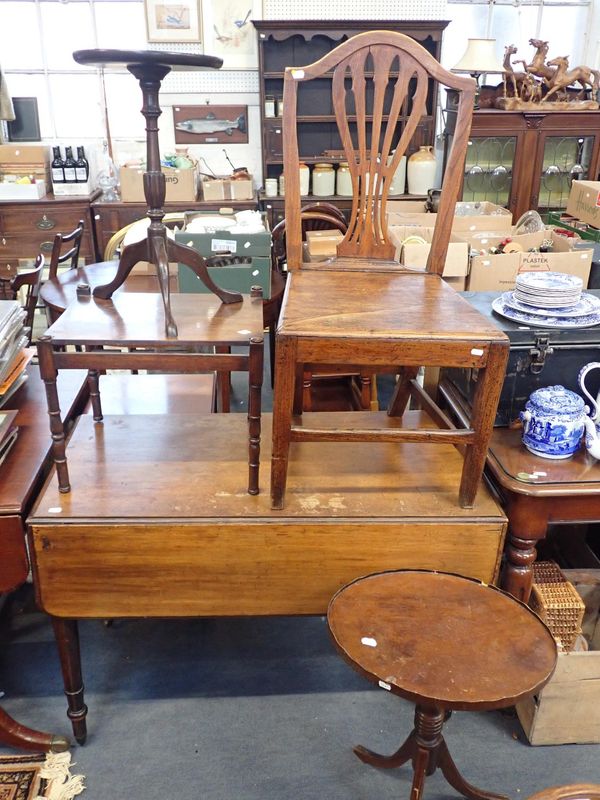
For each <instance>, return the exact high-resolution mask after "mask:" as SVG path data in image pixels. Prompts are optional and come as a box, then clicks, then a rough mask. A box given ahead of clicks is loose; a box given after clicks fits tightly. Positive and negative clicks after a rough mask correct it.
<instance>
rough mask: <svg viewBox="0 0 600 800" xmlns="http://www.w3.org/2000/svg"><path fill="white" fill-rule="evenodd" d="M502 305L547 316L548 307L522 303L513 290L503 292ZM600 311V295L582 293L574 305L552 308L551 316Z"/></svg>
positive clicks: (580, 314) (584, 314)
mask: <svg viewBox="0 0 600 800" xmlns="http://www.w3.org/2000/svg"><path fill="white" fill-rule="evenodd" d="M500 299H501V300H502V302H503V303H504V305H506V306H508V307H509V308H512V309H514V310H515V311H520V312H521V313H522V314H533V316H535V317H548V316H549V314H548V309H547V308H542V307H540V306H537V305H536V306H534V305H529V304H528V303H523V302H521V300H520V299H519V298H518V297H515V296H514V292H504V294H503V295H502V297H501V298H500ZM598 311H600V297H596V296H595V295H593V294H585V293H584V294H582V295H581V300H580V301H579V302H578V303H575V304H574V305H567V306H561V307H559V308H553V309H552V316H557V317H564V318H569V319H573V318H574V317H585V316H587V314H594V313H596V312H598Z"/></svg>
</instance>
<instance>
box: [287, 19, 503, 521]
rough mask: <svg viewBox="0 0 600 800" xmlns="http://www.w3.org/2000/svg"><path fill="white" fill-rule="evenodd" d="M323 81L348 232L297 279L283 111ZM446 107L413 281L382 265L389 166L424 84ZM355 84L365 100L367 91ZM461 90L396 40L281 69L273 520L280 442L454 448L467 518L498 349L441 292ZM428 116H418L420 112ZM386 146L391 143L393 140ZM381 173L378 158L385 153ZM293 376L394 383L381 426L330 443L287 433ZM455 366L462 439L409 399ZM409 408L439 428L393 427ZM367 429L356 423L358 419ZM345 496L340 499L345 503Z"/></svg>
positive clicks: (460, 304)
mask: <svg viewBox="0 0 600 800" xmlns="http://www.w3.org/2000/svg"><path fill="white" fill-rule="evenodd" d="M325 73H333V78H332V105H333V112H334V114H335V117H336V120H337V125H338V130H339V135H340V139H341V142H342V145H343V149H344V152H345V160H347V161H348V164H349V167H350V172H351V176H352V182H353V187H354V195H353V198H352V210H351V215H350V221H349V227H348V230H347V232H346V235H345V237H344V239H343V241H342V242H341V243H340V244H339V245H338V248H337V251H338V257H337V259H336V260H332V261H329V262H326V263H324V264H316V265H315V268H314V269H307V268H304V269H301V265H302V217H301V208H300V176H299V170H298V163H299V153H298V136H297V129H296V125H297V120H296V113H297V102H298V91H299V89H301V87H302V84H303V83H304V82H305V81H310V80H313V79H314V78H319V77H320V76H321V75H324V74H325ZM431 79H433V80H437V81H438V82H440V83H441V84H443V85H445V86H448V87H450V88H453V89H456V90H457V92H458V93H459V95H460V100H459V104H458V111H457V121H456V130H455V135H454V137H453V142H452V151H451V154H450V158H449V159H448V166H447V169H446V174H445V177H444V183H443V187H442V188H443V191H442V195H441V198H440V205H439V212H438V215H437V224H436V227H435V230H434V234H433V238H432V245H431V251H430V255H429V259H428V263H427V269H426V272H424V273H414V272H408V271H406V270H404V269H403V268H402V267H401V266H400V265H398V264H397V263H396V262H394V261H393V260H392V259H393V256H394V245H393V244H392V243H391V242H390V241H389V238H388V235H387V222H386V204H387V198H388V193H389V187H390V183H391V180H392V176H393V175H394V173H395V171H396V168H397V167H398V165H399V162H400V158H401V157H402V155H403V154H404V152H405V150H406V148H407V146H408V144H409V142H410V141H411V139H412V138H413V136H414V135H415V133H416V131H417V127H418V125H419V122H420V120H421V119H422V117H423V115H424V114H425V113H427V96H428V88H429V82H430V80H431ZM367 83H368V84H369V91H367ZM474 94H475V83H474V81H473V80H472V79H471V78H463V77H458V76H456V75H453V74H452V73H450V72H448V71H447V70H445V69H443V68H442V67H441V66H440V64H439V63H438V62H437V61H436V60H435V59H434V58H433V57H432V56H431V55H430V54H429V53H428V52H427V51H426V50H425V49H424V48H423V47H421V45H419V44H418V43H417V42H415V41H414V40H413V39H410V38H409V37H408V36H404V35H403V34H400V33H393V32H390V31H371V32H368V33H362V34H358V35H357V36H353V37H352V38H351V39H349V40H348V41H346V42H344V43H342V44H341V45H339V46H338V47H336V48H335V49H334V50H332V51H331V52H330V53H328V54H327V55H325V56H324V57H323V58H322V59H320V60H319V61H317V62H316V63H314V64H310V65H308V66H305V67H288V68H287V69H286V71H285V77H284V118H283V128H284V135H283V141H284V157H283V159H284V172H285V176H286V196H285V219H286V249H287V265H288V270H289V275H288V282H287V287H286V293H285V297H284V300H283V304H282V309H281V314H280V318H279V324H278V328H277V348H276V354H275V359H276V367H275V393H274V404H273V451H272V469H271V502H272V506H273V508H274V509H280V508H283V503H284V495H285V485H286V477H287V468H288V456H289V449H290V443H291V442H306V441H310V442H319V441H343V442H346V441H360V442H378V441H393V442H414V443H421V444H431V443H436V442H438V443H446V444H448V443H450V444H453V445H456V446H458V445H464V448H465V450H464V453H465V456H464V466H463V471H462V477H461V484H460V490H459V502H460V504H461V506H463V507H472V506H473V504H474V501H475V496H476V493H477V489H478V487H479V483H480V479H481V474H482V471H483V466H484V461H485V454H486V450H487V443H488V439H489V436H490V434H491V431H492V426H493V422H494V414H495V409H496V405H497V402H498V397H499V392H500V388H501V385H502V381H503V376H504V369H505V364H506V359H507V356H508V339H507V337H506V336H505V335H504V334H503V333H502V332H501V331H500V330H499V329H498V328H496V327H495V326H493V325H491V324H490V323H488V322H487V321H486V320H485V319H484V317H483V316H482V315H480V314H479V313H478V312H476V311H475V310H474V309H473V308H472V307H471V306H470V305H469V304H468V303H467V302H466V301H465V300H463V299H462V298H461V297H459V295H457V294H456V292H455V291H454V290H453V289H452V288H451V287H450V286H448V285H447V284H445V283H444V282H443V281H442V279H441V273H442V271H443V267H444V261H445V257H446V251H447V247H448V240H449V237H450V229H451V226H452V219H453V215H454V207H455V203H456V199H457V196H458V191H459V188H460V183H461V177H462V171H463V166H464V160H465V154H466V148H467V142H468V137H469V131H470V124H471V117H472V109H473V98H474ZM430 112H431V109H430ZM399 130H401V133H400V136H399V141H398V142H395V138H396V137H397V131H399ZM394 146H395V152H394V155H393V157H392V158H391V160H390V163H389V164H388V163H387V162H388V156H390V154H391V151H392V150H393V149H394ZM304 364H315V365H316V364H319V365H328V366H329V365H340V364H343V365H346V366H348V365H353V371H357V372H360V371H361V369H364V368H367V367H368V368H370V369H371V370H372V371H373V372H377V371H379V370H380V369H381V370H388V369H389V368H390V366H391V365H397V369H395V371H396V372H397V373H398V374H399V375H400V379H399V381H398V383H397V385H396V389H395V392H394V395H393V397H392V400H391V403H390V406H389V408H388V412H387V416H386V415H378V416H377V417H376V419H375V421H373V419H370V420H368V421H367V420H366V419H365V414H366V412H365V413H363V412H357V413H356V414H355V415H353V417H356V428H353V429H352V430H350V429H348V428H342V429H339V428H337V427H336V426H335V422H334V420H335V417H336V415H335V413H328V414H326V415H322V416H321V417H317V415H315V417H316V419H317V422H314V421H312V422H311V420H310V419H309V415H307V419H305V420H304V421H303V420H302V418H297V419H296V420H294V421H293V420H292V413H293V411H295V412H296V414H298V415H299V414H300V413H301V410H302V398H301V392H300V388H301V381H300V380H297V377H300V376H301V375H302V371H303V368H304ZM455 364H456V365H458V364H460V365H461V366H463V367H473V368H475V369H478V370H479V380H478V391H477V396H476V398H475V401H474V406H473V415H472V418H471V427H470V428H467V429H463V430H456V429H454V428H453V426H452V423H451V422H450V420H449V419H448V418H447V417H446V415H445V414H444V413H443V412H442V411H441V410H440V409H439V408H438V406H437V405H436V404H435V403H434V402H433V400H432V399H431V398H430V397H429V396H428V395H427V394H426V393H425V392H424V391H423V390H422V389H421V387H420V386H419V385H418V383H417V381H416V374H417V371H418V369H419V367H421V366H446V365H447V366H450V365H455ZM411 394H412V395H416V396H418V397H419V398H420V402H421V404H422V405H423V407H424V408H425V409H426V410H427V411H428V412H429V414H430V416H431V417H432V418H433V420H434V421H435V423H436V424H437V425H438V426H439V428H437V429H436V428H433V429H432V428H427V429H414V428H411V427H410V425H403V423H402V421H401V419H400V418H401V417H402V415H403V413H404V411H405V408H406V405H407V402H408V399H409V397H410V396H411ZM366 416H367V417H368V416H369V414H366ZM350 488H351V487H349V489H350Z"/></svg>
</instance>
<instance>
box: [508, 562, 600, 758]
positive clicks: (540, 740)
mask: <svg viewBox="0 0 600 800" xmlns="http://www.w3.org/2000/svg"><path fill="white" fill-rule="evenodd" d="M564 572H565V577H566V578H567V579H568V580H570V581H571V582H572V583H573V584H574V586H575V588H576V589H577V590H578V591H579V592H580V594H581V596H582V599H583V601H584V603H585V606H586V617H584V623H583V629H584V634H586V639H587V638H588V633H589V631H590V630H592V631H593V630H594V629H595V627H596V626H597V621H598V603H599V602H600V570H585V571H580V570H565V571H564ZM584 585H585V586H586V591H581V589H580V587H581V586H584ZM586 618H587V621H586ZM591 646H593V643H592V645H591ZM516 709H517V715H518V717H519V720H520V722H521V725H522V726H523V730H524V731H525V734H526V735H527V738H528V739H529V742H530V744H533V745H544V744H589V743H598V742H600V650H592V649H590V650H589V651H588V652H572V653H559V654H558V664H557V666H556V671H555V672H554V675H553V676H552V678H551V679H550V681H549V682H548V683H547V684H546V686H544V688H543V689H542V690H541V692H540V693H539V694H538V695H536V696H534V697H529V698H527V699H526V700H521V701H520V702H518V703H517V705H516Z"/></svg>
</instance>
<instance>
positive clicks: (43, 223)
mask: <svg viewBox="0 0 600 800" xmlns="http://www.w3.org/2000/svg"><path fill="white" fill-rule="evenodd" d="M36 227H37V228H39V229H40V230H41V231H51V230H52V228H56V222H54V220H53V219H48V217H47V216H46V215H45V214H44V216H43V217H42V218H41V220H39V222H36Z"/></svg>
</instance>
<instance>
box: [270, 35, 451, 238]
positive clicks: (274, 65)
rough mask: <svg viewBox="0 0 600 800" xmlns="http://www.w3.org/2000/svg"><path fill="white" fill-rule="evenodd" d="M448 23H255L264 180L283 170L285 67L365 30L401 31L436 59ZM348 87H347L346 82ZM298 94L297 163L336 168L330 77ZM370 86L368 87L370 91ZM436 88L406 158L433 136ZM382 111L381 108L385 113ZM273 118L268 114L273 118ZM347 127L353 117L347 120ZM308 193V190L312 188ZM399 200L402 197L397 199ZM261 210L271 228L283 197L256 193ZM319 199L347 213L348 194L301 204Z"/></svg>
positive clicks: (338, 148)
mask: <svg viewBox="0 0 600 800" xmlns="http://www.w3.org/2000/svg"><path fill="white" fill-rule="evenodd" d="M447 24H448V23H447V22H445V21H441V20H427V21H412V22H411V21H402V22H400V21H398V20H396V21H394V22H388V21H385V20H376V21H369V20H360V21H348V20H344V21H339V22H337V21H332V20H320V21H309V20H303V21H288V20H277V21H270V20H257V21H255V22H254V26H255V27H256V30H257V34H258V51H259V78H260V105H261V127H262V137H263V139H262V155H263V178H264V179H267V178H275V179H277V180H278V179H279V177H280V176H281V174H282V172H283V134H282V124H281V123H282V118H281V111H282V98H283V76H284V70H285V68H286V67H291V66H305V65H306V64H311V63H312V62H314V61H317V60H318V59H319V58H322V57H323V56H324V55H326V54H327V53H328V52H329V51H330V50H332V49H333V48H334V47H336V46H337V45H338V44H340V43H342V42H344V41H346V40H347V39H349V38H351V37H352V36H355V35H356V34H358V33H364V32H365V31H369V30H378V29H382V30H383V29H385V30H392V31H399V32H400V33H404V34H406V35H407V36H410V37H411V38H413V39H415V40H416V41H418V42H419V43H420V44H421V45H422V46H423V47H425V49H426V50H428V51H429V52H430V53H431V54H432V55H433V56H434V57H435V58H436V59H437V60H438V61H439V58H440V52H441V46H442V34H443V32H444V28H445V27H446V26H447ZM348 85H349V83H348ZM299 88H300V91H299V93H298V143H299V148H300V159H301V161H302V162H304V163H305V164H307V165H308V166H309V167H310V168H311V170H312V168H313V167H314V165H315V164H320V163H328V164H333V166H334V168H335V169H337V167H338V165H339V163H340V161H343V160H344V158H343V155H342V154H341V151H342V143H341V140H340V138H339V134H338V130H337V125H336V121H335V116H334V112H333V105H332V98H331V77H330V76H324V77H323V78H319V79H318V80H314V81H310V82H308V83H307V84H306V85H303V86H301V87H299ZM371 88H372V87H371ZM437 93H438V87H437V84H436V83H435V81H433V80H430V82H429V91H428V96H427V113H426V114H425V115H424V116H423V118H422V119H421V122H420V123H419V126H418V128H417V131H416V132H415V135H414V136H413V138H412V140H411V143H410V145H409V147H408V150H407V153H406V155H407V156H410V155H411V154H412V153H413V152H415V151H416V150H418V149H419V146H420V145H431V144H433V141H434V134H435V111H436V105H437ZM410 94H411V93H410V92H409V93H408V95H409V99H407V100H406V102H405V107H404V109H403V114H402V116H401V118H400V121H399V123H398V129H397V133H396V142H397V141H398V139H399V138H400V135H401V132H402V127H403V125H404V123H405V121H406V119H407V118H408V115H409V114H410ZM391 96H392V85H390V87H389V96H388V98H387V104H388V106H387V107H388V108H389V103H390V102H391ZM385 110H386V108H385V107H384V113H385ZM272 115H273V116H272ZM350 121H351V125H352V116H350ZM311 191H312V186H311ZM398 196H403V195H397V196H396V197H398ZM260 200H261V206H262V208H263V209H265V210H267V211H268V212H269V217H270V223H271V226H273V225H275V224H277V222H279V221H280V220H281V219H283V215H284V212H283V208H284V198H283V196H281V195H278V196H277V197H268V198H266V197H265V195H264V193H261V194H260ZM311 200H322V201H326V202H330V203H335V205H337V206H338V207H339V208H341V209H342V210H349V209H350V207H351V202H352V200H351V198H350V197H348V196H339V195H329V196H322V195H321V196H315V195H313V194H309V195H307V196H306V197H305V198H303V201H304V202H309V201H311Z"/></svg>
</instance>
